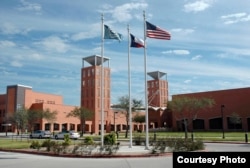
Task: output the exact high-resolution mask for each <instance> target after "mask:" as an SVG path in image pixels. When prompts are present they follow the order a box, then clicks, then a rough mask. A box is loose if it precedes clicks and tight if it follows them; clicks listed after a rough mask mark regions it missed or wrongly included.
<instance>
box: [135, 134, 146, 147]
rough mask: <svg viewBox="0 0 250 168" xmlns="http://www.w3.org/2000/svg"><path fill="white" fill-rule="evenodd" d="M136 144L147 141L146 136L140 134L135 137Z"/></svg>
mask: <svg viewBox="0 0 250 168" xmlns="http://www.w3.org/2000/svg"><path fill="white" fill-rule="evenodd" d="M134 143H135V145H143V144H144V143H145V137H143V136H141V135H138V136H135V137H134Z"/></svg>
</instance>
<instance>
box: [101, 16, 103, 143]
mask: <svg viewBox="0 0 250 168" xmlns="http://www.w3.org/2000/svg"><path fill="white" fill-rule="evenodd" d="M101 20H102V30H101V32H102V42H101V43H102V44H101V45H102V46H101V57H102V59H101V146H102V147H103V145H104V123H103V120H104V111H103V77H104V72H103V71H104V69H103V62H104V61H103V53H104V23H103V20H104V19H103V14H102V18H101Z"/></svg>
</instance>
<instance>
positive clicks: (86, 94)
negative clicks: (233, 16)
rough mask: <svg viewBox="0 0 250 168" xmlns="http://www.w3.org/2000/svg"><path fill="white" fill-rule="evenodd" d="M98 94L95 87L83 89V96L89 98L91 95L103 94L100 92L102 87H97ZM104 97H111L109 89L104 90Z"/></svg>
mask: <svg viewBox="0 0 250 168" xmlns="http://www.w3.org/2000/svg"><path fill="white" fill-rule="evenodd" d="M96 93H97V95H95V91H94V90H93V89H83V90H82V97H83V98H89V97H94V96H98V97H100V95H101V92H100V89H99V88H98V89H97V92H96ZM103 97H104V98H105V97H107V98H109V97H110V90H109V89H105V90H104V92H103Z"/></svg>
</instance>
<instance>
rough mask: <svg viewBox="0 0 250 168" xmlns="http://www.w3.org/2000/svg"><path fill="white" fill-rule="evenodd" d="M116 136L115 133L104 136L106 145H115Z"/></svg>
mask: <svg viewBox="0 0 250 168" xmlns="http://www.w3.org/2000/svg"><path fill="white" fill-rule="evenodd" d="M115 142H116V136H115V134H114V133H111V134H108V135H105V136H104V145H115Z"/></svg>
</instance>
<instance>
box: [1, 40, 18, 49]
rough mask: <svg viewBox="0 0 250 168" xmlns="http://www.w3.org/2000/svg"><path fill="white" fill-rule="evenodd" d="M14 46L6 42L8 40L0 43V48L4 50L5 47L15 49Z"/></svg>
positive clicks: (10, 42)
mask: <svg viewBox="0 0 250 168" xmlns="http://www.w3.org/2000/svg"><path fill="white" fill-rule="evenodd" d="M15 46H16V44H15V43H14V42H12V41H8V40H3V41H0V48H6V47H8V48H9V47H15Z"/></svg>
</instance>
